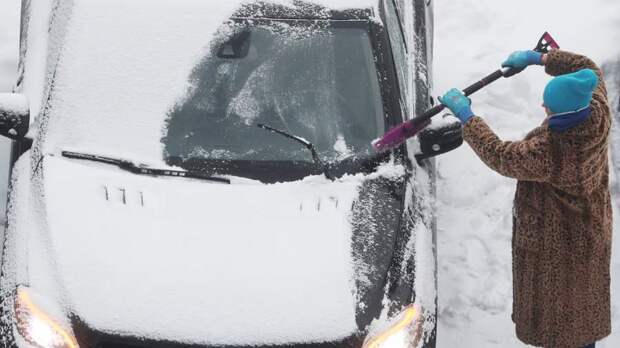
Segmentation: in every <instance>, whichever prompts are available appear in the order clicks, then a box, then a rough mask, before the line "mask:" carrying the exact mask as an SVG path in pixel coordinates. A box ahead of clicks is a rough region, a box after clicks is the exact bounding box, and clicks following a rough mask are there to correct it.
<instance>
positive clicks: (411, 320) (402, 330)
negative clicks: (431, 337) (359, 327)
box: [364, 305, 423, 348]
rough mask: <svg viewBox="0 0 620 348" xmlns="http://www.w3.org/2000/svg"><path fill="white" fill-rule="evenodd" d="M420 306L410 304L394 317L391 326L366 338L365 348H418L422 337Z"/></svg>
mask: <svg viewBox="0 0 620 348" xmlns="http://www.w3.org/2000/svg"><path fill="white" fill-rule="evenodd" d="M422 324H423V321H422V313H421V310H420V308H418V307H416V306H413V305H412V306H409V307H407V308H405V310H403V311H402V312H401V313H400V314H399V315H398V316H396V317H395V318H394V320H393V321H392V323H391V325H390V327H389V328H388V329H386V330H384V331H382V332H380V333H378V334H376V335H372V336H369V337H367V338H366V341H365V342H364V348H416V347H417V346H418V343H419V342H420V340H421V338H422V333H423V332H422Z"/></svg>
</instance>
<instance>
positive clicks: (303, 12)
mask: <svg viewBox="0 0 620 348" xmlns="http://www.w3.org/2000/svg"><path fill="white" fill-rule="evenodd" d="M432 28H433V15H432V2H431V1H430V0H410V1H404V0H364V1H359V0H338V1H328V0H319V1H311V2H307V1H283V0H279V1H252V2H247V1H246V2H237V1H230V2H228V1H227V2H226V3H221V2H212V1H206V2H205V1H200V0H187V1H183V2H177V1H164V0H159V1H143V0H140V1H139V0H132V1H127V0H74V1H71V2H53V1H48V2H45V1H41V2H37V3H35V2H31V1H24V2H23V12H22V37H21V57H20V76H19V79H18V83H17V87H16V89H15V93H12V94H3V95H0V119H1V120H2V121H3V122H2V123H1V124H0V134H2V135H4V136H6V137H9V138H11V139H13V140H14V143H13V151H12V162H13V164H12V166H13V168H12V177H11V185H10V194H9V202H8V207H9V208H8V222H7V227H6V231H5V234H4V235H3V238H2V246H3V247H2V255H1V256H2V257H1V259H2V274H1V277H0V301H1V306H0V307H1V311H2V315H1V316H0V330H1V331H0V332H1V339H2V344H3V345H2V346H3V347H19V348H22V347H43V348H57V347H65V348H67V347H97V348H121V347H122V348H129V347H131V348H146V347H172V348H176V347H179V348H181V347H183V348H185V347H193V348H208V347H356V348H357V347H362V346H363V347H369V348H375V347H387V346H390V347H426V348H431V347H434V346H435V339H436V315H437V309H436V302H437V291H436V287H437V268H436V221H435V220H436V219H435V215H434V211H433V207H434V199H435V198H434V195H435V177H436V174H435V165H434V160H433V159H432V157H433V156H436V155H438V154H441V153H444V152H446V151H449V150H451V149H452V148H454V147H456V146H458V145H459V144H460V142H462V138H460V133H459V132H457V133H458V134H457V135H456V136H455V129H456V130H458V131H460V125H459V124H458V122H447V121H442V122H441V125H440V126H438V127H431V128H429V130H428V131H426V132H424V133H423V134H421V135H420V136H419V137H418V140H415V141H409V142H408V143H407V144H404V145H402V146H400V147H399V148H397V149H395V150H393V151H390V152H387V153H375V152H374V150H373V148H372V145H371V142H372V141H373V140H374V139H375V138H377V137H379V136H381V135H382V134H383V133H384V132H385V131H387V130H389V129H390V128H391V127H394V126H396V125H397V124H399V123H401V122H404V121H406V120H408V119H410V118H411V117H413V116H414V115H415V114H416V113H420V112H422V111H424V110H425V109H427V108H428V107H429V106H431V104H432V99H431V98H430V92H431V88H432V78H431V77H432V76H431V66H432V65H431V61H432ZM455 125H457V126H455ZM455 127H458V128H455ZM459 139H460V140H459Z"/></svg>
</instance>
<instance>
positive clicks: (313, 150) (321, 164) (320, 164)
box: [257, 123, 336, 180]
mask: <svg viewBox="0 0 620 348" xmlns="http://www.w3.org/2000/svg"><path fill="white" fill-rule="evenodd" d="M257 126H258V127H259V128H262V129H265V130H268V131H270V132H272V133H276V134H280V135H282V136H284V137H287V138H289V139H292V140H295V141H296V142H298V143H300V144H302V145H303V146H304V147H305V148H306V149H308V150H310V152H311V153H312V159H313V160H314V163H315V164H316V165H317V166H318V167H319V168H321V170H322V171H323V174H325V177H327V178H328V179H329V180H335V179H336V178H334V176H333V175H332V174H331V173H330V171H329V168H328V167H327V165H326V164H325V162H323V161H322V160H321V158H320V157H319V154H318V153H317V152H316V148H315V147H314V145H313V144H312V143H311V142H309V141H308V140H306V139H304V138H302V137H299V136H296V135H292V134H289V133H287V132H285V131H282V130H279V129H275V128H273V127H269V126H268V125H266V124H262V123H259V124H257Z"/></svg>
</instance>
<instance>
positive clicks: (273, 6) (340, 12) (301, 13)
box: [233, 0, 377, 20]
mask: <svg viewBox="0 0 620 348" xmlns="http://www.w3.org/2000/svg"><path fill="white" fill-rule="evenodd" d="M376 2H377V1H374V0H335V1H334V0H331V1H330V0H319V1H316V0H314V1H312V2H309V1H303V0H301V1H292V2H291V1H281V2H277V1H269V2H265V1H258V2H253V3H249V4H245V5H243V6H242V7H241V8H240V9H239V10H237V11H236V12H235V13H234V14H233V17H235V18H258V19H293V20H294V19H304V20H305V19H323V20H367V19H370V18H372V17H373V16H374V14H375V6H374V4H375V3H376Z"/></svg>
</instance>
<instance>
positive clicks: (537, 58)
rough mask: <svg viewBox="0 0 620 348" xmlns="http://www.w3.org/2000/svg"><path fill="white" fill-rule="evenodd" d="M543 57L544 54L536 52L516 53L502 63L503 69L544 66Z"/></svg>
mask: <svg viewBox="0 0 620 348" xmlns="http://www.w3.org/2000/svg"><path fill="white" fill-rule="evenodd" d="M542 56H543V55H542V53H540V52H535V51H516V52H513V53H512V54H511V55H510V56H509V57H508V59H506V61H504V62H503V63H502V67H503V68H513V69H524V68H526V67H528V66H530V65H542Z"/></svg>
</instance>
